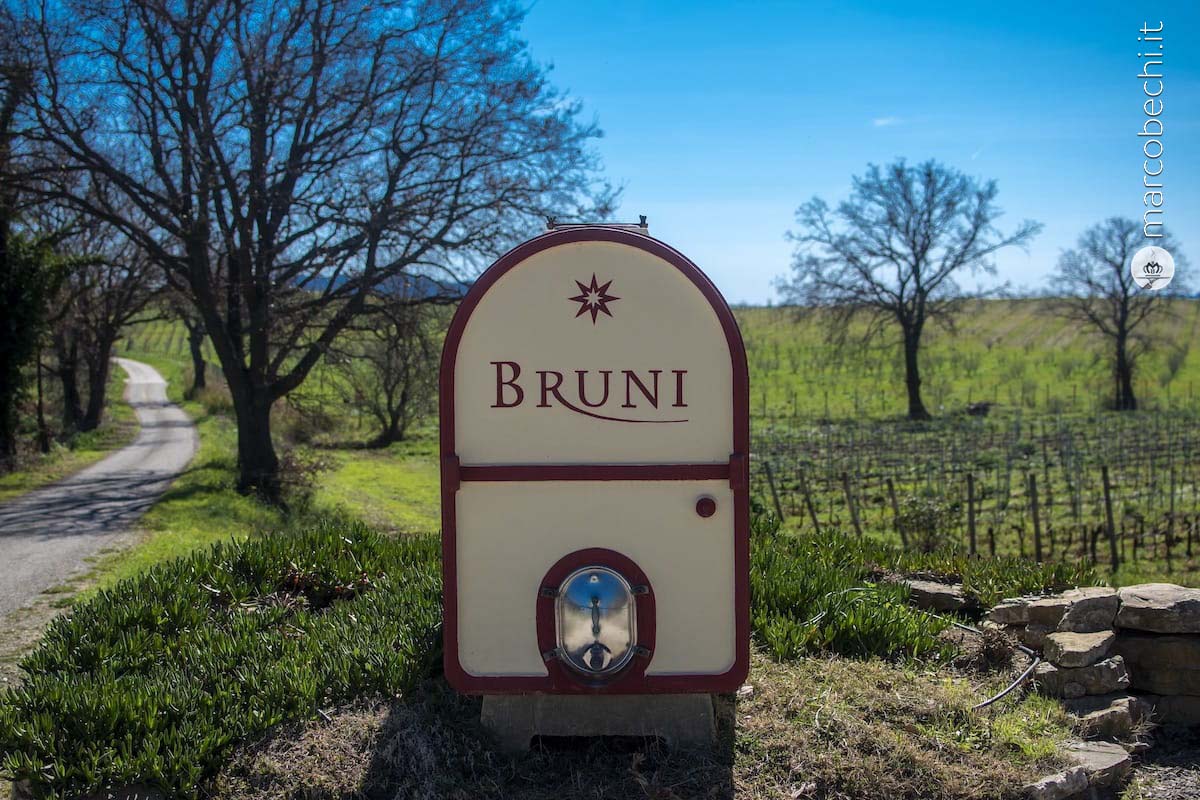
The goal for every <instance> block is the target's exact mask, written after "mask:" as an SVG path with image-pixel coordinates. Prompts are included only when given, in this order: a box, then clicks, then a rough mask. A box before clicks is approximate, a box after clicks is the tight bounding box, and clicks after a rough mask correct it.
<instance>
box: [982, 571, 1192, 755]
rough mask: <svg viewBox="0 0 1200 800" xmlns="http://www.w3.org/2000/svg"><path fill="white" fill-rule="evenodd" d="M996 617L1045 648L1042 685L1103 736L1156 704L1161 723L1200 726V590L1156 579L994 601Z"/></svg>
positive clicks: (1038, 675) (1124, 730) (992, 619)
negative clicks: (1118, 587) (1140, 582)
mask: <svg viewBox="0 0 1200 800" xmlns="http://www.w3.org/2000/svg"><path fill="white" fill-rule="evenodd" d="M988 624H990V625H995V626H999V627H1002V628H1003V629H1005V630H1008V631H1011V632H1012V633H1014V634H1015V635H1016V636H1017V638H1018V639H1020V641H1021V642H1023V643H1024V644H1025V645H1026V646H1027V647H1030V648H1033V649H1035V650H1041V651H1042V655H1043V657H1044V658H1045V661H1044V662H1043V663H1041V664H1039V665H1038V667H1037V670H1036V672H1035V674H1034V680H1035V681H1036V683H1037V685H1038V687H1039V688H1040V689H1041V691H1043V692H1045V693H1047V694H1049V695H1052V696H1055V697H1061V698H1063V699H1064V700H1066V701H1067V705H1068V708H1071V709H1072V710H1073V711H1075V712H1076V713H1077V714H1078V715H1079V716H1080V717H1081V719H1082V720H1083V721H1084V727H1085V728H1088V727H1093V726H1094V727H1095V728H1097V730H1095V734H1096V735H1102V736H1114V737H1121V736H1125V735H1128V729H1129V728H1130V727H1131V726H1134V725H1136V724H1137V723H1138V722H1139V721H1140V720H1141V719H1142V718H1143V717H1144V716H1145V715H1146V714H1147V713H1148V712H1150V711H1151V710H1152V711H1153V720H1154V721H1155V722H1157V723H1163V724H1180V725H1197V724H1200V589H1188V588H1184V587H1182V586H1176V585H1174V584H1169V583H1147V584H1141V585H1138V586H1127V587H1125V588H1123V589H1119V590H1118V589H1109V588H1105V587H1087V588H1080V589H1072V590H1070V591H1068V592H1064V593H1063V594H1060V595H1054V596H1050V597H1040V596H1039V597H1018V598H1013V599H1011V600H1005V601H1003V602H1001V603H1000V604H998V605H997V606H996V607H995V608H993V609H992V610H991V612H989V614H988Z"/></svg>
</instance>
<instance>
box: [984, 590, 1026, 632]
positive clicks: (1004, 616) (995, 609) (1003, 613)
mask: <svg viewBox="0 0 1200 800" xmlns="http://www.w3.org/2000/svg"><path fill="white" fill-rule="evenodd" d="M987 618H988V620H989V621H991V622H994V623H996V624H997V625H1026V624H1028V622H1029V599H1028V598H1025V597H1011V598H1009V599H1008V600H1001V601H1000V602H999V603H997V604H996V605H994V606H992V610H991V611H989V612H988V617H987Z"/></svg>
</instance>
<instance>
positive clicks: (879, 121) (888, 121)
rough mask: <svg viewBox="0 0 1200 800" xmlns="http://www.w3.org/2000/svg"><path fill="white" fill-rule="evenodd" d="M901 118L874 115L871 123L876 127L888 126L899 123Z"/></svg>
mask: <svg viewBox="0 0 1200 800" xmlns="http://www.w3.org/2000/svg"><path fill="white" fill-rule="evenodd" d="M901 122H903V120H901V119H900V118H899V117H876V118H875V119H873V120H871V124H872V125H873V126H875V127H876V128H890V127H891V126H893V125H899V124H900V123H901Z"/></svg>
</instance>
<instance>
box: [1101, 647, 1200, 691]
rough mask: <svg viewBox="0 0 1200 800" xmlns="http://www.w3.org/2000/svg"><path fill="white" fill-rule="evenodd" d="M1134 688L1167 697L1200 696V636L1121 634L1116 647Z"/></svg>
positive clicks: (1115, 651)
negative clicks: (1127, 668)
mask: <svg viewBox="0 0 1200 800" xmlns="http://www.w3.org/2000/svg"><path fill="white" fill-rule="evenodd" d="M1113 652H1114V653H1119V654H1120V655H1121V657H1122V658H1124V659H1125V661H1126V663H1127V664H1128V665H1129V676H1130V680H1131V681H1132V686H1133V688H1135V689H1139V690H1141V691H1144V692H1152V693H1154V694H1164V695H1175V694H1180V695H1200V636H1152V635H1148V634H1136V633H1122V634H1121V635H1120V636H1118V637H1117V641H1116V643H1115V644H1114V645H1113Z"/></svg>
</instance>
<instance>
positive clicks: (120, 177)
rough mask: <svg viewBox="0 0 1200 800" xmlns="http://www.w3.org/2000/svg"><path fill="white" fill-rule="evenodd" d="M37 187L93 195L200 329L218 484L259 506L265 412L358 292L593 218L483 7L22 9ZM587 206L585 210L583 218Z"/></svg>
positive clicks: (94, 2)
mask: <svg viewBox="0 0 1200 800" xmlns="http://www.w3.org/2000/svg"><path fill="white" fill-rule="evenodd" d="M33 13H34V15H35V17H36V19H35V20H34V22H35V24H36V27H37V31H38V36H37V37H36V39H35V40H34V41H33V42H32V45H33V46H34V47H36V48H37V49H38V55H39V64H40V69H39V72H38V74H37V82H38V86H39V89H40V91H39V92H38V93H37V102H36V105H35V112H36V118H37V122H38V127H39V128H40V129H41V130H42V131H44V137H45V140H46V142H47V144H49V145H51V146H52V147H53V152H54V153H55V163H47V164H46V165H45V166H46V168H47V169H46V174H49V175H53V174H57V173H58V172H61V171H62V169H63V167H62V165H63V164H65V165H67V169H82V170H86V171H88V172H90V173H93V174H96V175H100V176H103V177H104V178H105V179H106V180H107V181H109V182H111V183H112V185H113V186H114V187H116V188H117V189H119V190H120V191H121V192H122V193H123V194H124V196H125V197H126V198H127V199H128V201H129V202H130V204H131V205H132V207H133V208H134V209H136V213H135V214H134V215H132V216H131V215H129V214H126V213H125V212H124V211H122V210H121V207H119V206H117V205H115V204H110V203H106V202H103V198H100V201H99V202H98V201H97V200H96V199H94V198H89V197H87V196H83V195H80V194H79V193H76V192H72V191H70V190H69V184H67V187H68V188H67V189H65V190H64V191H63V192H62V194H63V195H64V197H66V198H68V199H70V200H72V201H73V202H76V203H77V204H79V205H80V206H81V207H83V208H85V209H86V210H87V211H88V212H89V213H92V214H94V215H96V216H97V217H99V218H101V219H103V220H105V221H108V222H110V223H111V224H113V225H116V226H118V227H120V228H121V229H122V230H123V231H124V232H125V233H126V234H127V235H128V236H129V237H130V238H131V239H133V240H134V241H135V242H136V243H137V244H138V245H139V246H140V247H142V248H143V249H144V250H145V252H146V253H147V254H149V256H150V257H151V258H152V259H153V260H154V261H155V262H156V263H158V264H159V265H161V266H162V267H163V268H164V269H166V270H167V271H168V272H169V273H171V274H172V275H173V276H175V277H176V278H177V279H178V280H179V282H180V283H181V284H183V285H185V286H186V287H187V291H188V294H189V295H190V297H191V299H192V301H193V302H194V303H195V306H196V308H197V310H198V311H199V312H200V314H201V316H202V317H203V321H204V326H205V329H206V331H207V333H208V336H209V338H210V340H211V341H212V344H213V348H214V350H215V352H216V354H217V357H218V359H219V361H220V363H221V367H222V369H223V372H224V376H225V380H226V382H227V383H228V385H229V389H230V393H231V395H232V399H233V405H234V409H235V413H236V416H237V427H238V464H239V472H240V474H239V487H240V488H242V489H243V490H251V489H253V490H257V491H259V492H260V493H262V494H264V495H265V496H267V497H268V498H272V499H276V498H278V497H279V488H280V481H279V460H278V458H277V457H276V452H275V447H274V444H273V442H272V438H271V408H272V405H273V404H274V403H275V401H277V400H279V399H280V398H282V397H285V396H286V395H287V394H288V393H289V392H291V391H293V390H294V389H295V388H296V387H298V386H299V385H300V384H301V383H302V382H303V381H304V380H305V378H306V377H307V376H308V374H309V373H310V371H311V370H312V369H313V366H314V365H315V364H316V363H317V362H318V361H319V360H320V358H321V357H322V355H323V354H324V353H325V352H326V350H327V349H328V348H329V346H330V344H331V343H332V342H333V341H334V339H335V338H336V337H337V335H338V334H339V333H340V332H341V331H342V330H343V329H344V328H345V327H346V326H347V325H348V324H349V323H350V321H351V320H353V319H354V318H355V317H356V316H357V315H358V314H359V313H361V312H362V311H363V309H364V306H365V304H366V301H367V299H368V297H369V296H370V293H371V291H372V290H373V289H374V287H376V286H377V285H378V284H379V283H381V282H382V281H384V280H386V279H387V278H389V277H391V276H394V275H397V274H400V273H406V272H413V271H419V270H430V269H447V268H448V267H449V266H451V265H456V264H457V265H460V266H461V265H462V264H464V263H467V262H471V261H473V260H476V259H478V258H479V257H480V256H484V255H490V254H493V253H495V252H496V251H497V250H499V249H501V248H503V247H504V246H505V245H507V244H509V243H510V242H511V241H512V240H513V239H515V238H518V237H519V235H520V234H521V233H523V232H524V231H526V230H530V229H532V225H533V220H538V219H541V218H542V217H543V216H544V215H548V214H558V215H560V216H562V215H571V214H580V213H588V211H587V210H591V209H595V208H597V207H601V208H607V206H608V204H609V202H610V200H611V197H612V194H611V192H610V191H609V190H608V188H607V186H606V185H604V184H601V183H598V182H597V181H596V179H595V178H594V175H595V174H596V173H595V170H596V167H597V164H596V160H595V156H594V154H593V152H592V150H591V149H590V140H591V139H592V138H593V137H595V136H597V135H598V131H597V129H596V128H595V127H594V126H592V125H586V124H581V123H579V121H578V111H579V109H578V106H577V104H575V103H573V102H569V101H567V100H566V98H564V97H563V96H562V95H561V94H560V93H558V92H557V91H555V90H554V89H553V88H552V87H551V86H550V85H549V84H548V83H547V81H546V78H545V74H544V70H543V69H542V68H541V67H540V66H539V65H537V64H536V63H534V62H533V61H532V60H531V59H530V57H529V55H528V53H527V51H526V49H525V45H524V43H523V42H521V41H520V40H519V39H517V38H516V30H517V27H518V24H519V22H520V19H521V13H520V12H519V11H517V10H514V9H512V8H511V7H508V6H504V7H501V8H497V7H495V6H493V5H492V4H490V3H486V2H484V0H417V2H398V1H397V0H383V2H377V3H370V2H366V1H365V0H298V1H297V0H245V1H244V2H243V1H239V0H199V2H195V3H186V4H182V5H179V4H165V3H161V2H158V0H50V2H49V3H48V4H45V5H40V6H38V10H36V11H35V12H33ZM585 209H587V210H585Z"/></svg>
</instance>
